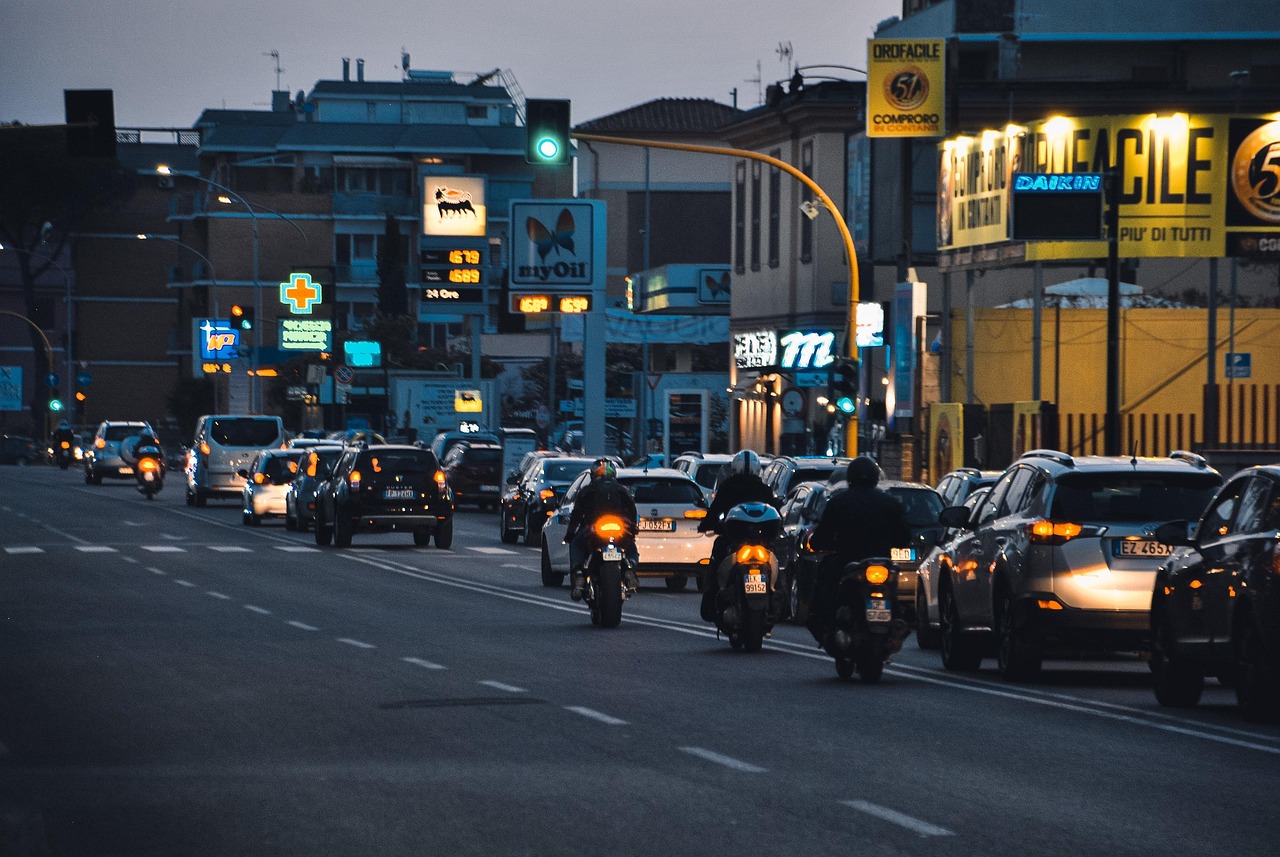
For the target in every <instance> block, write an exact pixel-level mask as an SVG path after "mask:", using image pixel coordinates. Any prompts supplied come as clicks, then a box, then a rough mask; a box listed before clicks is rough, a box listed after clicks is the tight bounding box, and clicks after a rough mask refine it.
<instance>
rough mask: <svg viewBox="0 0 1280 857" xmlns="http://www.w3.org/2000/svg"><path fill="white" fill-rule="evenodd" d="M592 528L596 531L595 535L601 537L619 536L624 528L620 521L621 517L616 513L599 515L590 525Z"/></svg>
mask: <svg viewBox="0 0 1280 857" xmlns="http://www.w3.org/2000/svg"><path fill="white" fill-rule="evenodd" d="M592 529H594V530H595V531H596V535H597V536H599V537H600V538H602V539H617V538H621V537H622V534H623V532H625V530H626V528H625V527H624V525H623V523H622V519H621V518H619V517H618V516H617V515H601V516H600V517H599V518H597V519H596V522H595V523H594V524H593V525H592Z"/></svg>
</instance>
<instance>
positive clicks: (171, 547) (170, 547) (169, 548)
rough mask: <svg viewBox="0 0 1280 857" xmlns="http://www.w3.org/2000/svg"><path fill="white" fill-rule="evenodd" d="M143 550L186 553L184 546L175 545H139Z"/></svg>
mask: <svg viewBox="0 0 1280 857" xmlns="http://www.w3.org/2000/svg"><path fill="white" fill-rule="evenodd" d="M139 547H140V548H142V549H143V550H144V551H150V552H151V553H186V552H187V549H186V548H180V547H178V546H177V545H139Z"/></svg>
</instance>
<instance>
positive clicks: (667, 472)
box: [542, 467, 713, 589]
mask: <svg viewBox="0 0 1280 857" xmlns="http://www.w3.org/2000/svg"><path fill="white" fill-rule="evenodd" d="M589 481H591V471H589V470H587V471H584V472H582V473H581V474H579V475H578V478H577V479H575V480H573V484H571V485H570V486H569V489H568V490H567V491H566V492H565V495H564V500H563V501H561V503H560V506H559V508H557V509H556V511H555V513H554V514H552V515H551V516H550V517H549V518H547V523H546V524H545V525H544V526H543V528H542V584H543V585H544V586H560V585H561V584H562V583H563V582H564V577H565V575H566V574H568V573H569V546H568V545H566V544H565V543H564V534H565V531H566V530H567V528H568V526H569V516H570V515H572V514H573V506H574V500H575V499H576V498H577V496H578V492H579V491H581V490H582V486H584V485H586V484H587V483H588V482H589ZM618 481H619V482H621V483H622V484H623V485H624V486H625V487H626V488H627V490H629V491H630V492H631V496H632V498H633V499H634V500H635V503H636V513H637V514H638V515H639V518H640V520H639V522H638V527H637V532H636V548H637V549H638V550H639V552H640V567H639V568H638V569H637V570H636V574H637V575H638V576H639V577H661V578H663V579H664V580H665V581H666V585H667V588H668V589H683V588H684V587H685V585H686V584H687V583H688V582H689V578H690V577H694V576H696V575H697V573H698V571H699V569H700V568H702V567H703V566H704V564H705V562H706V561H707V560H708V559H710V557H711V545H712V542H713V539H712V537H711V536H710V535H707V534H703V533H699V532H698V524H700V523H701V522H702V519H703V518H705V517H706V516H707V504H706V500H705V499H704V498H703V496H702V489H701V488H699V487H698V483H697V482H694V481H693V480H692V479H690V478H689V477H688V476H686V475H685V474H683V473H681V472H680V471H678V470H673V469H671V468H667V467H655V468H653V469H650V470H643V469H639V468H632V467H627V468H623V469H621V470H619V471H618Z"/></svg>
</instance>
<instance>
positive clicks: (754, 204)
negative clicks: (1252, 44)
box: [751, 161, 760, 271]
mask: <svg viewBox="0 0 1280 857" xmlns="http://www.w3.org/2000/svg"><path fill="white" fill-rule="evenodd" d="M751 270H753V271H758V270H760V162H759V161H752V162H751Z"/></svg>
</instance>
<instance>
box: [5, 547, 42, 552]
mask: <svg viewBox="0 0 1280 857" xmlns="http://www.w3.org/2000/svg"><path fill="white" fill-rule="evenodd" d="M4 552H5V553H7V554H21V553H44V548H38V547H36V546H35V545H15V546H14V547H11V548H5V549H4Z"/></svg>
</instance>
